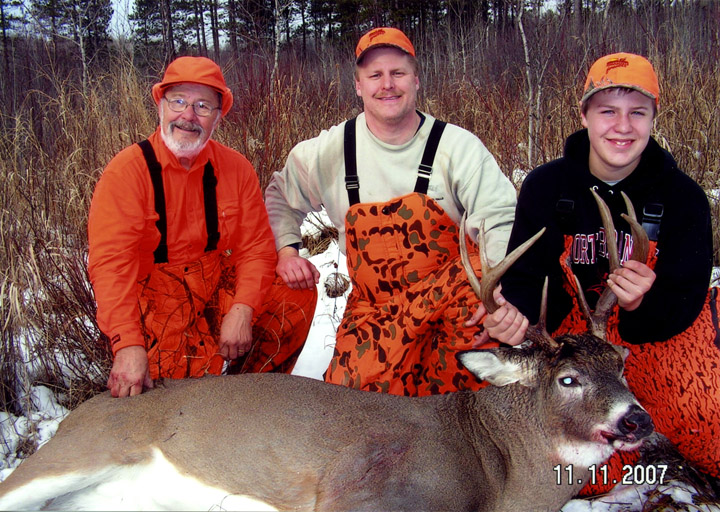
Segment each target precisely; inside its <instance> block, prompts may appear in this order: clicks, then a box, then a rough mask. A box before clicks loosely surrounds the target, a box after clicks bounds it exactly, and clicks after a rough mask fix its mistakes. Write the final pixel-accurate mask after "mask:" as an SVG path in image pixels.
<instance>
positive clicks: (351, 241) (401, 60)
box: [265, 27, 516, 395]
mask: <svg viewBox="0 0 720 512" xmlns="http://www.w3.org/2000/svg"><path fill="white" fill-rule="evenodd" d="M355 56H356V68H355V87H356V93H357V95H358V97H360V98H361V99H362V103H363V113H362V114H360V115H359V116H358V117H357V118H356V119H353V120H350V121H346V122H343V123H341V124H340V125H338V126H334V127H332V128H330V129H329V130H327V131H323V132H322V133H320V135H318V136H317V137H315V138H313V139H310V140H307V141H304V142H301V143H300V144H298V145H297V146H296V147H295V148H293V150H292V151H291V153H290V155H289V156H288V159H287V163H286V164H285V167H284V168H283V169H282V171H280V172H277V173H275V175H274V176H273V178H272V181H271V182H270V184H269V185H268V188H267V190H266V192H265V203H266V206H267V209H268V213H269V216H270V224H271V225H272V228H273V233H274V234H275V240H276V247H277V249H278V266H277V273H278V275H280V276H281V277H282V278H283V279H284V280H285V282H286V283H287V284H288V286H290V287H294V288H298V289H304V288H308V287H314V286H315V283H316V282H317V279H318V272H317V269H315V268H314V267H313V265H312V264H311V263H310V262H309V261H307V260H305V259H303V258H301V257H300V256H299V255H298V248H299V242H300V240H301V238H300V224H301V223H302V221H303V219H304V218H305V216H306V214H307V213H308V212H310V211H318V210H320V209H321V208H323V207H324V208H325V209H326V210H327V213H328V215H329V217H330V220H331V221H332V222H333V224H334V225H335V226H336V227H337V229H338V231H339V238H340V247H341V250H342V251H343V252H345V253H346V255H347V261H348V268H349V269H350V270H349V271H350V277H351V280H352V286H353V288H352V292H351V294H350V297H349V299H348V303H347V307H346V310H345V314H344V318H343V321H342V323H341V325H340V327H339V329H338V334H337V338H336V346H335V353H334V357H333V359H332V361H331V363H330V368H329V369H328V371H327V374H326V380H327V381H329V382H333V383H337V384H343V385H347V386H352V387H356V388H360V389H366V390H372V391H383V392H390V393H395V394H408V395H425V394H434V393H443V392H448V391H454V390H457V389H464V388H476V387H477V386H478V383H477V382H476V379H475V378H474V377H473V376H472V375H471V374H470V373H469V372H467V371H466V370H465V369H462V368H459V367H458V363H457V361H456V358H455V353H456V352H457V351H458V350H465V349H468V348H470V347H471V346H472V345H473V334H475V333H476V332H477V328H476V327H474V326H464V325H463V320H464V319H467V318H468V316H469V313H470V310H471V309H473V308H475V307H476V305H477V302H478V300H477V298H476V297H475V296H474V294H473V292H472V290H471V289H470V286H469V285H468V282H467V276H466V274H465V272H464V270H462V266H461V264H460V258H459V256H458V240H459V238H458V237H459V236H465V234H464V233H462V234H459V233H458V223H459V222H460V218H461V217H462V215H463V213H467V218H468V221H467V225H468V235H470V237H471V239H472V240H475V241H476V240H477V236H478V229H479V226H480V222H481V221H483V220H484V221H485V230H486V231H487V237H486V238H487V241H488V243H487V245H488V250H489V254H490V258H491V259H493V260H495V261H497V260H499V259H501V258H502V256H503V255H504V253H505V247H506V245H507V239H508V236H509V233H510V229H511V225H512V220H513V211H514V209H515V198H516V193H515V190H514V188H513V186H512V184H511V183H510V181H509V180H508V179H507V178H506V177H505V176H504V175H503V174H502V172H501V171H500V169H499V168H498V166H497V163H496V162H495V160H494V158H493V157H492V155H491V154H490V153H489V152H488V151H487V149H486V148H485V146H484V145H483V144H482V142H480V140H479V139H478V138H477V137H476V136H474V135H473V134H471V133H470V132H468V131H466V130H464V129H462V128H459V127H457V126H453V125H451V124H447V125H446V124H445V123H442V122H440V121H437V120H436V119H434V118H433V117H432V116H430V115H428V114H426V113H422V112H420V111H418V110H417V108H416V107H417V91H418V89H419V88H420V81H419V78H418V70H417V60H416V58H415V49H414V47H413V45H412V43H411V42H410V41H409V39H408V38H407V37H406V36H405V34H403V33H402V32H401V31H400V30H397V29H394V28H387V27H384V28H376V29H374V30H371V31H369V32H368V33H366V34H365V35H363V36H362V38H361V39H360V41H359V43H358V45H357V48H356V50H355Z"/></svg>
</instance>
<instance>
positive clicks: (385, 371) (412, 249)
mask: <svg viewBox="0 0 720 512" xmlns="http://www.w3.org/2000/svg"><path fill="white" fill-rule="evenodd" d="M346 133H347V132H346ZM431 139H432V136H431ZM438 140H439V137H438ZM434 144H435V147H436V144H437V141H435V143H434ZM431 146H432V144H431V141H428V147H426V149H425V153H426V155H425V156H424V157H423V161H424V162H426V161H427V159H428V158H427V155H428V152H430V153H431V154H432V155H433V158H434V149H433V148H432V147H431ZM348 153H349V152H348V148H347V145H346V153H345V162H346V167H347V166H348V162H350V164H351V167H352V163H354V158H355V155H354V152H353V151H352V148H351V151H350V154H348ZM429 161H430V165H429V166H431V164H432V158H430V159H429ZM421 168H422V166H421ZM350 172H352V171H350ZM430 172H431V170H430ZM429 176H430V174H429V173H427V172H426V173H425V174H422V173H420V177H419V178H418V185H416V188H415V192H413V193H411V194H408V195H405V196H402V197H398V198H395V199H392V200H390V201H388V202H384V203H359V198H358V197H357V194H356V195H355V198H353V194H352V193H349V196H350V204H351V206H350V209H349V210H348V212H347V214H346V217H345V227H346V240H347V242H346V246H347V263H348V271H349V273H350V278H351V281H352V285H353V288H352V291H351V293H350V296H349V298H348V302H347V306H346V309H345V313H344V317H343V320H342V323H341V324H340V326H339V329H338V333H337V338H336V345H335V352H334V355H333V358H332V361H331V363H330V367H329V369H328V371H327V373H326V376H325V378H326V381H328V382H332V383H336V384H341V385H345V386H350V387H354V388H358V389H364V390H369V391H380V392H386V393H392V394H398V395H411V396H416V395H429V394H438V393H447V392H451V391H456V390H459V389H478V388H479V387H482V385H483V384H482V383H479V382H477V379H476V378H475V377H474V376H472V375H471V374H470V373H469V372H468V371H467V370H465V369H464V368H461V367H460V366H459V364H458V361H457V359H456V357H455V354H456V353H457V352H458V351H462V350H468V349H470V348H473V345H474V339H473V335H474V334H476V333H477V332H478V328H477V327H474V328H467V327H465V326H464V325H463V323H464V322H465V321H466V320H467V319H468V318H469V317H470V316H471V314H472V313H473V312H474V311H475V308H476V307H477V306H478V304H479V300H478V299H477V297H476V296H475V294H474V292H473V291H472V289H471V288H470V286H469V284H468V280H467V275H466V273H465V270H464V269H463V268H462V264H461V263H460V257H459V246H458V230H459V227H458V225H457V224H455V222H453V220H452V219H451V218H450V217H449V216H448V215H447V214H446V213H445V211H444V210H443V209H442V207H440V205H439V204H438V203H437V202H436V201H434V200H433V199H431V198H430V197H428V196H427V195H426V191H427V182H428V180H429ZM348 181H349V182H353V180H352V179H351V180H348ZM354 184H355V193H357V180H354ZM469 245H470V252H471V254H477V247H476V245H475V244H472V243H471V242H469ZM473 264H474V265H475V267H476V269H479V267H480V264H479V258H475V259H473Z"/></svg>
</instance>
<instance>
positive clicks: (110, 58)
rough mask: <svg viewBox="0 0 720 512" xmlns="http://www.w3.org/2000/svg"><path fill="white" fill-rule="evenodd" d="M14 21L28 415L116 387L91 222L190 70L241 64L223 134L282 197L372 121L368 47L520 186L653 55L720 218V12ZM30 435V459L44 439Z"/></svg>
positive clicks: (669, 120)
mask: <svg viewBox="0 0 720 512" xmlns="http://www.w3.org/2000/svg"><path fill="white" fill-rule="evenodd" d="M0 15H1V17H0V24H1V28H2V35H1V37H2V41H1V43H2V47H1V48H0V50H1V51H2V63H1V64H0V65H1V66H2V73H0V105H1V109H0V112H1V113H2V117H1V122H2V130H1V131H0V236H1V239H0V258H1V269H2V274H1V275H0V322H1V324H2V329H1V333H0V337H1V339H0V382H1V387H0V410H2V411H6V412H7V413H10V414H13V415H18V416H20V415H24V416H28V415H30V414H31V413H32V411H33V408H34V407H35V406H34V405H33V402H32V399H31V397H32V393H31V391H32V386H33V385H35V384H38V383H41V384H44V385H46V386H49V387H51V388H52V389H53V390H54V391H55V392H56V394H57V396H58V397H59V399H60V400H61V402H62V403H63V404H64V405H66V406H68V407H74V406H75V405H77V404H78V403H79V402H80V401H82V400H84V399H86V398H87V397H88V396H90V395H92V394H94V393H96V392H98V391H101V390H103V389H104V384H105V379H106V375H107V372H108V370H109V361H110V358H109V353H108V349H107V347H106V345H105V344H103V343H101V342H99V331H98V329H97V326H96V324H95V319H94V313H95V310H94V308H95V306H94V302H93V296H92V290H91V288H90V285H89V282H88V278H87V272H86V262H87V236H86V221H87V211H88V207H89V202H90V198H91V195H92V191H93V188H94V186H95V183H96V181H97V179H98V177H99V176H100V174H101V172H102V169H103V167H104V166H105V164H106V163H107V162H108V161H109V160H110V158H111V157H112V156H113V155H114V154H115V153H117V152H118V151H119V150H121V149H122V148H124V147H125V146H127V145H129V144H131V143H133V142H137V141H139V140H141V139H143V138H144V137H145V136H147V135H148V134H150V133H151V132H152V131H153V130H154V129H155V127H156V125H157V116H156V109H155V105H154V103H153V102H152V99H151V97H150V87H151V86H152V84H153V83H155V82H156V81H158V80H159V77H160V76H161V74H162V70H163V68H164V65H165V64H166V63H167V62H169V61H170V60H172V59H173V58H174V57H176V56H180V55H187V54H192V55H205V56H209V57H211V58H213V59H215V60H216V61H217V62H218V63H220V64H221V66H222V67H223V69H224V71H225V76H226V78H227V81H228V85H229V86H230V87H231V89H232V90H233V93H234V94H235V106H234V107H233V109H232V111H231V112H230V113H229V115H228V116H227V118H226V120H225V121H224V122H223V123H222V125H221V127H220V129H219V132H218V133H217V138H218V139H219V140H220V141H222V142H224V143H225V144H227V145H229V146H231V147H233V148H235V149H237V150H239V151H240V152H242V153H245V154H246V155H247V156H248V157H249V158H250V160H251V161H252V162H253V164H254V165H255V167H256V169H257V172H258V175H259V176H260V180H261V183H262V185H263V187H264V186H265V185H266V184H267V182H268V179H269V176H270V175H271V173H272V172H274V171H276V170H278V169H280V168H281V167H282V165H283V162H284V159H285V157H286V156H287V153H288V151H289V150H290V148H291V147H292V146H293V145H294V144H296V143H297V142H299V141H300V140H303V139H305V138H308V137H311V136H314V135H315V134H317V133H318V132H319V131H320V130H321V129H323V128H327V127H330V126H331V125H334V124H337V123H338V122H340V121H342V120H344V119H347V118H349V117H351V116H354V115H356V114H357V113H359V112H360V109H361V104H360V101H359V99H358V98H357V97H356V95H355V90H354V87H353V83H352V70H353V67H352V66H353V61H354V59H353V55H354V46H355V44H356V42H357V40H358V38H359V37H360V35H361V34H362V33H363V32H365V31H366V30H368V29H369V28H371V27H373V26H378V25H392V26H396V27H398V28H401V29H402V30H404V31H405V32H406V33H407V34H408V35H409V36H410V39H411V40H412V41H413V42H414V43H415V46H416V48H417V52H418V57H419V60H420V64H421V70H420V82H421V91H420V92H421V94H420V106H421V108H422V110H424V111H427V112H429V113H430V114H432V115H434V116H436V117H439V118H442V119H444V120H446V121H449V122H452V123H456V124H459V125H460V126H463V127H465V128H467V129H468V130H470V131H472V132H474V133H475V134H477V135H478V136H479V137H480V138H481V139H482V140H483V141H484V143H485V144H486V145H487V147H488V148H489V150H490V151H491V152H492V153H493V154H494V155H495V157H496V158H497V160H498V163H499V164H500V167H501V168H502V169H503V171H504V172H505V173H506V174H507V175H508V176H509V177H511V178H512V179H513V180H514V181H515V183H516V185H518V186H519V179H520V178H519V176H522V172H523V171H528V170H529V169H531V168H532V167H534V166H536V165H538V164H541V163H543V162H545V161H548V160H550V159H553V158H556V157H558V156H559V155H560V154H561V151H562V145H563V140H564V138H565V137H566V136H567V135H569V134H570V133H572V132H573V131H575V130H576V129H578V128H580V122H579V115H578V109H577V101H578V98H579V94H580V90H581V87H582V84H581V81H582V80H584V76H585V74H586V72H587V69H588V67H589V65H590V64H591V63H592V62H593V61H594V60H595V59H596V58H598V57H600V56H602V55H603V54H606V53H610V52H615V51H628V52H633V53H640V54H643V55H646V56H647V57H648V58H649V59H650V60H651V61H652V62H653V64H654V65H655V68H656V70H657V72H658V75H659V77H660V84H661V97H660V111H659V115H658V118H657V122H656V129H655V131H654V136H655V137H656V138H657V139H658V140H659V141H660V143H661V144H662V145H663V146H664V147H666V148H667V149H669V150H671V151H672V153H673V154H674V155H675V157H676V158H677V160H678V162H679V163H680V166H681V168H682V169H683V170H684V171H686V172H687V173H688V174H689V175H690V176H692V177H693V178H694V179H695V180H696V181H698V182H699V183H700V184H701V185H702V186H703V188H704V189H705V190H706V191H708V195H709V197H710V200H711V205H712V209H713V215H714V220H717V218H718V208H719V206H718V202H717V201H716V196H715V194H716V192H715V191H716V190H717V189H718V188H720V184H719V183H718V179H719V172H718V171H719V169H718V167H719V166H720V122H719V121H718V117H719V114H720V73H719V72H718V61H719V60H720V44H719V43H720V2H716V1H708V0H705V1H692V0H672V1H671V0H607V1H605V0H567V1H558V2H545V1H542V0H527V1H524V0H445V1H434V2H433V1H427V0H417V1H401V0H392V1H381V0H339V1H336V2H327V1H314V0H296V1H290V0H222V1H221V0H160V1H147V0H137V1H136V2H135V3H134V4H133V5H132V7H131V9H130V13H129V17H128V19H127V20H125V23H126V26H127V27H128V31H127V32H122V33H120V32H117V31H112V30H111V28H112V27H111V19H112V15H113V4H112V3H111V2H110V1H109V0H90V1H84V2H79V1H77V0H75V1H71V0H42V1H26V2H20V1H17V0H11V1H2V2H0ZM715 233H716V235H715V247H716V251H717V248H718V247H720V243H718V242H719V241H720V238H719V237H718V234H717V233H718V228H717V226H716V227H715ZM715 259H716V263H717V260H718V257H717V252H716V258H715ZM24 439H25V440H26V441H25V443H24V446H20V447H18V454H19V455H20V456H22V454H23V453H30V452H32V451H34V449H35V438H34V436H33V429H32V427H30V428H29V429H28V433H27V434H26V435H25V436H24Z"/></svg>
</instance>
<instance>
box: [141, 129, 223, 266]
mask: <svg viewBox="0 0 720 512" xmlns="http://www.w3.org/2000/svg"><path fill="white" fill-rule="evenodd" d="M138 146H140V149H142V152H143V155H144V156H145V163H147V166H148V171H149V172H150V180H151V181H152V186H153V191H154V193H155V211H156V212H157V214H158V216H159V217H160V218H159V219H158V220H157V222H156V223H155V225H156V226H157V228H158V231H160V245H158V246H157V249H155V253H154V256H155V263H167V261H168V246H167V212H166V208H165V187H164V186H163V180H162V167H161V166H160V163H159V162H158V161H157V158H156V156H155V151H153V148H152V145H151V144H150V141H149V140H147V139H145V140H143V141H142V142H138ZM202 181H203V200H204V203H205V230H206V231H207V245H206V246H205V252H210V251H214V250H215V249H217V244H218V241H219V240H220V232H219V231H218V214H217V190H216V188H217V178H216V177H215V170H214V169H213V166H212V164H211V163H210V161H209V160H208V163H207V164H205V170H204V172H203V180H202Z"/></svg>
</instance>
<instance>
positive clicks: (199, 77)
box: [152, 57, 233, 116]
mask: <svg viewBox="0 0 720 512" xmlns="http://www.w3.org/2000/svg"><path fill="white" fill-rule="evenodd" d="M188 82H190V83H194V84H200V85H206V86H208V87H212V88H213V89H215V90H216V91H218V92H219V93H220V94H221V95H222V115H223V116H224V115H225V114H227V113H228V111H229V110H230V107H232V104H233V95H232V92H231V91H230V89H229V88H228V86H227V84H226V83H225V77H223V74H222V70H221V69H220V66H218V65H217V64H215V62H213V61H212V60H210V59H208V58H206V57H178V58H177V59H175V60H174V61H172V62H171V63H170V64H168V67H167V69H166V70H165V75H164V76H163V79H162V82H158V83H156V84H155V85H153V88H152V96H153V99H154V100H155V103H157V104H160V100H161V99H162V96H163V93H164V92H165V89H167V88H168V87H170V86H172V85H177V84H181V83H188Z"/></svg>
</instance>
